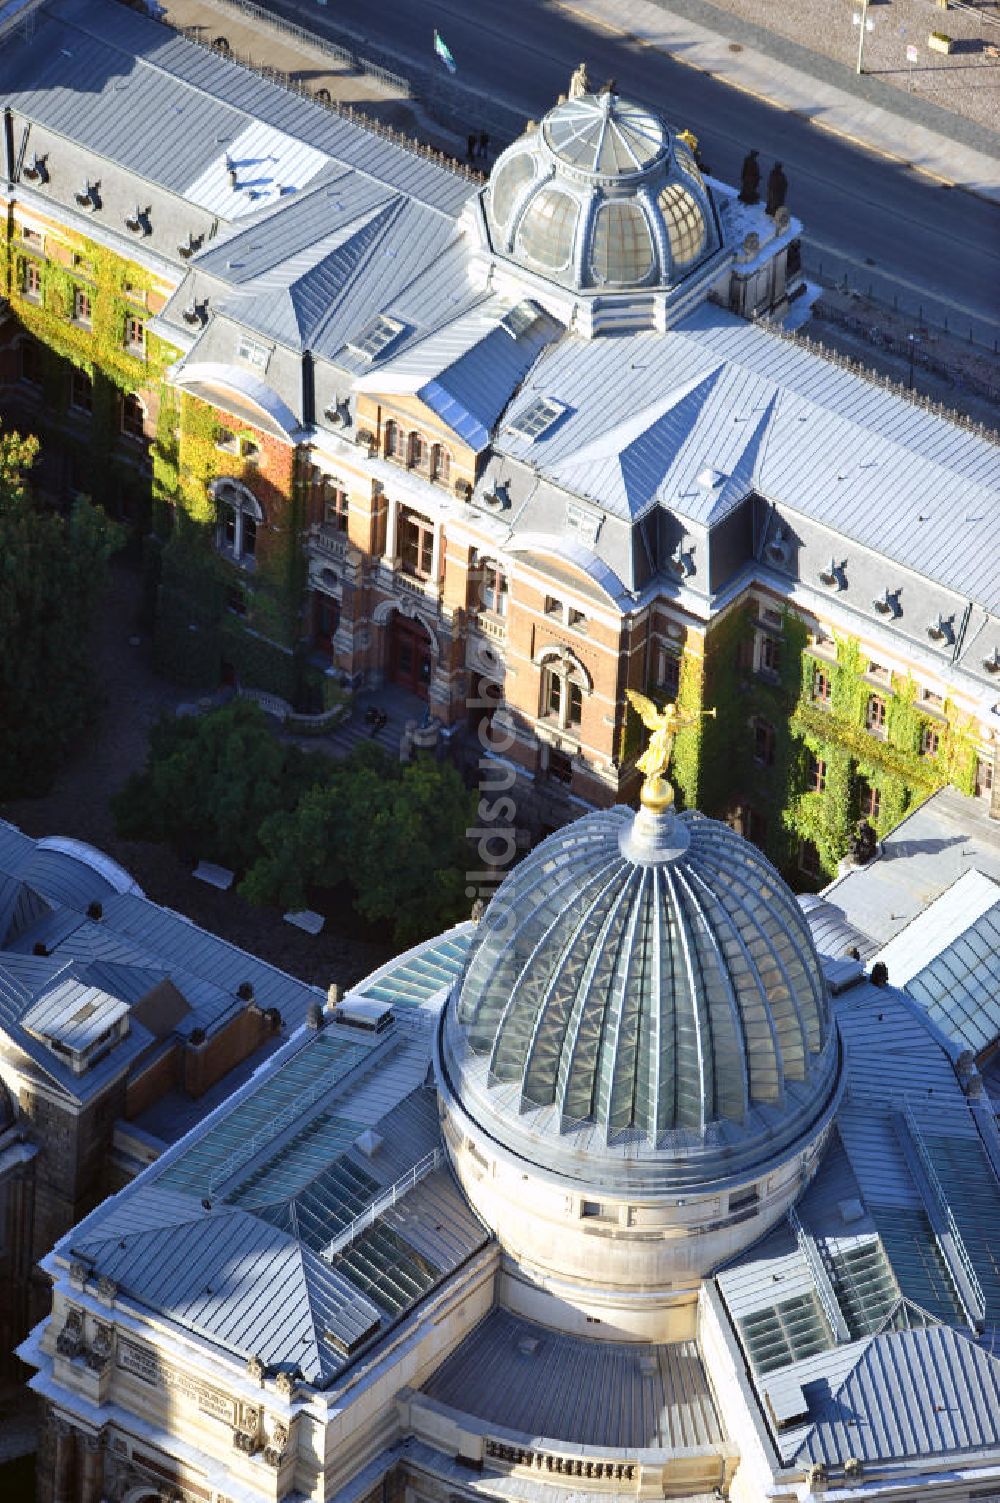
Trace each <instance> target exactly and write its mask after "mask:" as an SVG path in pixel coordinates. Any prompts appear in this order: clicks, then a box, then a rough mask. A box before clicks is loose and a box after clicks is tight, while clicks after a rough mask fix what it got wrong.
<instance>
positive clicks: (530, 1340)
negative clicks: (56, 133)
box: [517, 1336, 539, 1357]
mask: <svg viewBox="0 0 1000 1503" xmlns="http://www.w3.org/2000/svg"><path fill="white" fill-rule="evenodd" d="M538 1346H539V1342H538V1337H537V1336H521V1337H519V1338H518V1343H517V1349H518V1351H519V1352H520V1353H521V1356H522V1357H533V1356H534V1355H535V1353H536V1352H537V1351H538Z"/></svg>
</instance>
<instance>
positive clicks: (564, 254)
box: [516, 188, 580, 271]
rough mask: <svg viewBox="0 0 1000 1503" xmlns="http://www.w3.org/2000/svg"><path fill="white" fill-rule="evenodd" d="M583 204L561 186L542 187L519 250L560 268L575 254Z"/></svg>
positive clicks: (520, 234)
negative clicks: (574, 249) (561, 188)
mask: <svg viewBox="0 0 1000 1503" xmlns="http://www.w3.org/2000/svg"><path fill="white" fill-rule="evenodd" d="M579 217H580V205H579V204H578V203H577V201H576V199H575V198H572V197H571V196H570V195H569V194H568V193H562V192H560V190H559V189H558V188H542V189H541V190H540V191H539V192H538V193H536V194H535V196H534V198H533V199H532V200H531V202H530V203H529V205H528V207H527V209H526V210H525V213H524V217H523V218H522V220H521V224H520V228H519V229H518V232H517V246H516V249H517V250H518V251H519V252H520V253H521V255H523V256H527V258H528V260H529V261H535V262H537V264H538V265H539V266H547V267H549V268H550V269H551V270H552V271H559V270H560V269H561V268H562V267H564V266H568V265H569V263H570V259H571V257H572V254H573V237H574V236H575V234H576V225H577V220H578V219H579Z"/></svg>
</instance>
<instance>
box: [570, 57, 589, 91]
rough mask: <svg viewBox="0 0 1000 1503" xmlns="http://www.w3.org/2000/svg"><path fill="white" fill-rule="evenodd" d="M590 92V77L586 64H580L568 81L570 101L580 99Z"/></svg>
mask: <svg viewBox="0 0 1000 1503" xmlns="http://www.w3.org/2000/svg"><path fill="white" fill-rule="evenodd" d="M590 92H591V83H590V75H589V73H588V72H587V64H586V63H581V64H580V66H579V68H577V70H576V72H575V73H574V74H573V77H572V78H571V79H570V81H569V97H570V99H581V98H582V97H583V95H584V94H589V93H590Z"/></svg>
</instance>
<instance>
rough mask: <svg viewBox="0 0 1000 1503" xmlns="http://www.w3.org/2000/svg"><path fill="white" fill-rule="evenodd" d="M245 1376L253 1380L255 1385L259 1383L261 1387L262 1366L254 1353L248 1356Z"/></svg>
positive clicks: (262, 1377)
mask: <svg viewBox="0 0 1000 1503" xmlns="http://www.w3.org/2000/svg"><path fill="white" fill-rule="evenodd" d="M247 1375H248V1376H249V1377H251V1378H253V1380H254V1382H255V1383H260V1384H261V1385H263V1382H264V1364H263V1362H262V1361H261V1360H260V1358H259V1357H258V1356H257V1354H256V1352H251V1353H250V1356H249V1357H248V1358H247Z"/></svg>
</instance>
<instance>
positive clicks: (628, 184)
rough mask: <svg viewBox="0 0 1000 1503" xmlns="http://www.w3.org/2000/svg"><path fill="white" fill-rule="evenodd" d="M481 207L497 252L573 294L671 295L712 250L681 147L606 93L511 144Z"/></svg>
mask: <svg viewBox="0 0 1000 1503" xmlns="http://www.w3.org/2000/svg"><path fill="white" fill-rule="evenodd" d="M485 205H486V216H487V224H488V228H489V233H490V238H491V240H492V243H493V249H494V251H496V252H498V253H499V254H500V255H503V256H507V257H509V258H510V259H512V260H514V261H516V262H517V263H518V264H519V265H521V266H523V267H524V268H526V269H528V270H530V271H534V272H537V273H538V274H540V275H542V276H545V277H548V278H550V279H552V280H555V281H558V282H560V283H562V284H563V285H565V286H570V287H573V288H574V289H577V290H583V289H591V290H601V289H607V290H608V291H627V290H629V289H648V288H661V287H662V288H669V287H673V286H676V285H677V284H678V283H679V282H681V281H682V280H684V279H685V278H686V277H688V276H689V275H690V274H691V273H692V272H693V271H694V270H695V269H696V268H698V267H699V266H701V265H702V264H703V263H704V262H706V261H707V260H708V259H709V258H710V257H711V256H712V255H713V254H714V253H715V252H716V251H717V250H718V249H719V246H720V244H721V239H720V234H719V226H718V217H717V215H716V211H715V205H714V204H713V202H712V196H711V192H710V190H709V189H708V187H707V185H706V184H705V182H704V180H703V178H702V176H701V174H700V172H699V171H698V168H697V167H696V166H695V162H694V158H693V156H692V154H691V151H690V149H689V147H688V146H687V144H686V142H684V141H682V140H681V139H680V137H678V136H676V135H674V134H673V133H672V132H671V131H670V130H669V129H668V127H667V125H666V124H665V122H664V121H663V120H661V119H660V118H659V117H658V116H657V115H655V114H653V113H652V111H650V110H647V109H645V108H643V107H642V106H640V105H637V104H632V103H630V102H629V101H628V100H625V99H620V98H618V96H617V95H615V94H610V93H603V94H584V95H581V96H580V97H578V98H575V99H569V100H566V101H564V102H563V103H562V104H559V105H557V106H556V108H555V109H553V110H550V111H549V113H548V114H547V115H546V116H545V119H544V120H543V121H542V123H541V126H540V128H539V129H537V130H535V131H532V132H530V133H529V134H527V135H524V136H522V137H521V138H520V139H519V140H517V141H515V142H514V144H513V145H512V146H511V147H509V148H508V150H507V151H505V152H504V153H503V155H502V156H501V157H500V158H499V159H498V161H497V164H496V166H495V167H494V169H493V173H492V176H491V178H490V182H489V186H488V188H487V189H486V192H485Z"/></svg>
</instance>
